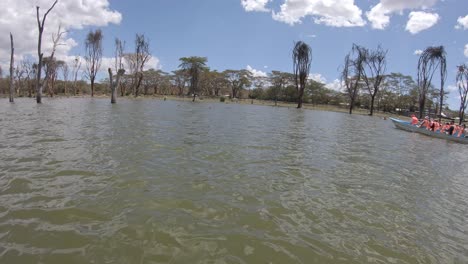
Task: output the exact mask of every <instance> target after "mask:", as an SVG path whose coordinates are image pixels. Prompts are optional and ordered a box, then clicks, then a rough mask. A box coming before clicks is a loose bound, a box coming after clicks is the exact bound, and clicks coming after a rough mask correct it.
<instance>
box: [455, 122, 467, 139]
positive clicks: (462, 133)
mask: <svg viewBox="0 0 468 264" xmlns="http://www.w3.org/2000/svg"><path fill="white" fill-rule="evenodd" d="M457 137H466V124H463V125H462V126H459V129H458V135H457Z"/></svg>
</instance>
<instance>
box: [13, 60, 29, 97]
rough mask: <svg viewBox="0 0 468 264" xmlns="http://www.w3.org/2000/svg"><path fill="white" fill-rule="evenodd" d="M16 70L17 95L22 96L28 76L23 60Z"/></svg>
mask: <svg viewBox="0 0 468 264" xmlns="http://www.w3.org/2000/svg"><path fill="white" fill-rule="evenodd" d="M14 72H15V74H14V75H15V76H14V79H15V80H16V83H15V94H16V96H21V95H22V92H23V88H24V84H25V83H26V79H27V76H26V78H25V77H24V76H25V73H26V70H25V69H24V68H23V63H22V62H20V63H17V64H16V67H14Z"/></svg>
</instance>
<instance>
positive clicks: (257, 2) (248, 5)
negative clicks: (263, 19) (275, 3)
mask: <svg viewBox="0 0 468 264" xmlns="http://www.w3.org/2000/svg"><path fill="white" fill-rule="evenodd" d="M270 1H271V0H241V4H242V7H243V8H244V9H245V11H247V12H254V11H257V12H268V11H269V9H268V8H266V5H267V4H268V2H270Z"/></svg>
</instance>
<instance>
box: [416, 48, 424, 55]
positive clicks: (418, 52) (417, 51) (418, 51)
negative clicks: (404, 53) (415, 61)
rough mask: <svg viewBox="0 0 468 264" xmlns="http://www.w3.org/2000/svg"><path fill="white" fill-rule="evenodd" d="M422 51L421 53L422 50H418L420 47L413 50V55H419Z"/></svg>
mask: <svg viewBox="0 0 468 264" xmlns="http://www.w3.org/2000/svg"><path fill="white" fill-rule="evenodd" d="M422 53H423V51H422V50H420V49H418V50H415V51H414V55H418V56H419V55H421V54H422Z"/></svg>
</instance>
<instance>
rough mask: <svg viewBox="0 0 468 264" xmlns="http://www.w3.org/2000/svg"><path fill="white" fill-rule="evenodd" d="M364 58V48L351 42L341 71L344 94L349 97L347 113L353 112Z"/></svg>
mask: <svg viewBox="0 0 468 264" xmlns="http://www.w3.org/2000/svg"><path fill="white" fill-rule="evenodd" d="M364 60H365V49H364V48H363V47H361V46H359V45H356V44H353V47H352V49H351V51H350V53H348V54H347V55H346V56H345V63H344V66H343V70H342V71H341V83H342V84H344V86H345V89H346V94H347V95H348V97H349V114H352V113H353V108H354V103H355V101H356V98H357V95H358V92H359V85H360V81H361V78H362V64H363V62H364Z"/></svg>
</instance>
